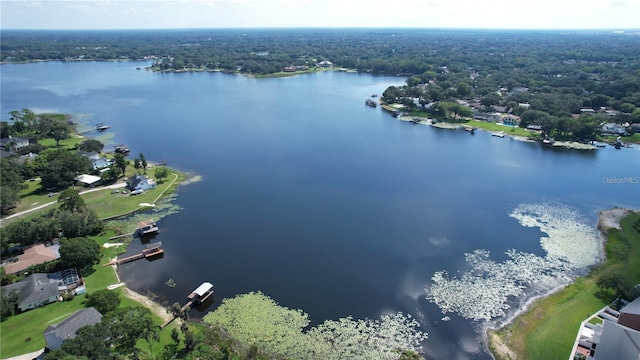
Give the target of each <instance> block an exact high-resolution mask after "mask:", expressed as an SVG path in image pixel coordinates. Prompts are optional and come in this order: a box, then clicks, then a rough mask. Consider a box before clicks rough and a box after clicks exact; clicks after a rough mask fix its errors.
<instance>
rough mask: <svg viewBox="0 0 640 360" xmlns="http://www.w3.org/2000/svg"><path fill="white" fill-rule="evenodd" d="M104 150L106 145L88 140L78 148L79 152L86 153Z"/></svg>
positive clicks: (94, 140)
mask: <svg viewBox="0 0 640 360" xmlns="http://www.w3.org/2000/svg"><path fill="white" fill-rule="evenodd" d="M103 148H104V144H103V143H101V142H100V141H99V140H96V139H87V140H85V141H83V142H82V143H80V145H79V146H78V150H80V151H86V152H91V151H95V152H97V153H99V152H101V151H102V149H103Z"/></svg>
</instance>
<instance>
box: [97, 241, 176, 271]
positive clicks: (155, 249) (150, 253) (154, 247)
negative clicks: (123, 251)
mask: <svg viewBox="0 0 640 360" xmlns="http://www.w3.org/2000/svg"><path fill="white" fill-rule="evenodd" d="M162 254H164V250H163V249H162V243H161V242H157V243H153V244H149V245H147V246H146V248H145V249H144V250H142V252H141V253H138V254H135V255H131V256H127V257H125V258H122V259H114V260H112V261H110V262H108V263H106V264H104V265H102V266H109V265H120V264H124V263H128V262H131V261H135V260H138V259H142V258H145V259H150V258H153V257H155V256H159V255H162Z"/></svg>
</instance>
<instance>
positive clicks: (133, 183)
mask: <svg viewBox="0 0 640 360" xmlns="http://www.w3.org/2000/svg"><path fill="white" fill-rule="evenodd" d="M154 187H156V182H155V180H153V179H149V178H147V177H146V176H144V175H134V176H132V177H131V178H130V179H129V181H127V188H128V189H129V190H131V191H135V190H142V191H145V190H149V189H153V188H154Z"/></svg>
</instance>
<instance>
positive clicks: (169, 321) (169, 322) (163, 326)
mask: <svg viewBox="0 0 640 360" xmlns="http://www.w3.org/2000/svg"><path fill="white" fill-rule="evenodd" d="M193 302H194V300H189V302H188V303H186V304H184V306H183V307H182V308H181V309H180V311H186V310H187V309H191V306H192V305H193ZM175 319H176V317H175V316H174V315H171V318H170V319H168V320H167V321H165V322H164V323H162V325H160V329H164V328H165V327H166V326H167V325H169V324H171V323H172V322H173V320H175Z"/></svg>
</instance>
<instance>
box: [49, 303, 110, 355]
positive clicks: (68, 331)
mask: <svg viewBox="0 0 640 360" xmlns="http://www.w3.org/2000/svg"><path fill="white" fill-rule="evenodd" d="M101 320H102V314H100V312H98V310H96V309H95V308H93V307H89V308H86V309H82V310H78V311H76V312H74V313H73V314H71V316H69V317H68V318H66V319H64V320H63V321H62V322H59V323H57V324H53V325H49V326H48V327H47V328H46V329H45V330H44V332H43V335H44V340H45V341H46V343H47V349H49V350H55V349H59V348H60V347H61V346H62V343H63V342H64V341H65V340H67V339H73V338H74V337H76V332H77V331H78V330H79V329H80V328H82V327H85V326H90V325H95V324H97V323H99V322H100V321H101Z"/></svg>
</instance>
